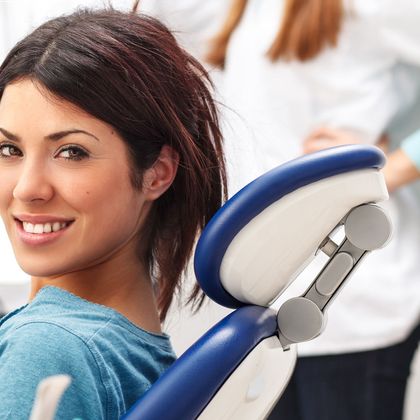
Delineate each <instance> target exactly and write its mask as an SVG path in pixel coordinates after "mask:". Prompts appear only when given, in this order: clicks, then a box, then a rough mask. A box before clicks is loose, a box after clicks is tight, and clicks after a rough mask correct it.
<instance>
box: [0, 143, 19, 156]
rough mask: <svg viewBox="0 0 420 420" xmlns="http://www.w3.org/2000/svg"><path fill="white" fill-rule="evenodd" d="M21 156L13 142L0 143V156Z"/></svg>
mask: <svg viewBox="0 0 420 420" xmlns="http://www.w3.org/2000/svg"><path fill="white" fill-rule="evenodd" d="M16 156H17V157H20V156H22V152H21V151H20V150H19V149H18V148H17V147H16V146H14V145H13V144H8V143H4V144H0V158H3V159H11V158H13V157H16Z"/></svg>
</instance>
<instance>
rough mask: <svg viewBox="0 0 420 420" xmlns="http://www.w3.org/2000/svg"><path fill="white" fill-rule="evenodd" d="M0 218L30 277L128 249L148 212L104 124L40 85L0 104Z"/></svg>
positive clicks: (21, 85)
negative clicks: (49, 92) (54, 95)
mask: <svg viewBox="0 0 420 420" xmlns="http://www.w3.org/2000/svg"><path fill="white" fill-rule="evenodd" d="M0 179H1V189H0V214H1V217H2V219H3V221H4V223H5V226H6V229H7V232H8V235H9V238H10V240H11V243H12V246H13V249H14V252H15V255H16V258H17V260H18V263H19V265H20V266H21V267H22V269H23V270H24V271H26V272H27V273H29V274H30V275H32V276H38V277H41V276H42V277H49V276H59V275H61V274H64V273H69V272H73V271H79V270H83V269H85V268H88V267H92V266H95V264H98V263H99V262H103V261H106V260H107V259H110V258H112V256H113V255H114V254H115V253H117V252H120V251H124V250H127V252H131V253H132V255H133V257H134V255H135V248H136V247H135V243H136V241H137V240H138V239H137V238H138V236H137V235H136V233H137V232H138V231H139V228H140V227H141V225H142V223H143V220H144V218H145V216H146V214H147V212H148V208H149V207H150V200H149V199H148V197H147V194H145V193H143V192H142V191H140V190H136V189H134V188H133V186H132V184H131V181H130V164H129V159H128V152H127V148H126V145H125V144H124V142H123V140H122V139H121V138H120V137H119V135H118V134H117V133H116V132H115V131H114V130H113V128H112V127H111V126H109V125H108V124H106V123H104V122H102V121H100V120H98V119H96V118H94V117H92V116H90V115H88V114H86V113H85V112H83V111H82V110H81V109H78V108H76V107H75V106H73V105H71V104H70V103H68V102H66V101H64V100H61V99H58V98H54V97H51V95H50V94H48V93H47V92H45V91H44V92H43V91H42V88H41V87H40V86H39V85H35V84H34V83H32V82H31V81H30V80H26V79H24V80H21V81H17V82H14V83H12V84H10V85H8V86H7V87H6V89H5V91H4V94H3V97H2V98H1V101H0Z"/></svg>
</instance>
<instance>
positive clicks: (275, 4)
mask: <svg viewBox="0 0 420 420" xmlns="http://www.w3.org/2000/svg"><path fill="white" fill-rule="evenodd" d="M419 19H420V5H419V4H418V2H415V1H409V0H403V1H401V2H398V4H396V3H395V2H392V1H390V0H381V1H379V0H369V1H366V0H355V1H344V0H283V1H278V0H264V1H261V0H234V1H233V2H232V5H231V9H230V12H229V14H228V15H227V17H226V20H225V23H224V25H223V26H222V28H221V30H220V31H219V33H218V34H217V35H216V36H215V37H214V38H213V40H212V43H211V49H210V51H209V54H208V57H207V58H208V61H209V62H210V63H212V64H213V65H216V66H219V67H221V68H223V69H224V80H223V87H224V90H223V98H224V101H225V103H226V104H227V105H228V106H229V107H231V108H233V109H234V110H235V111H237V112H238V114H239V115H240V116H241V117H242V118H243V124H238V125H237V126H235V129H233V130H231V131H232V133H233V134H232V133H231V134H230V136H227V137H226V140H227V141H228V142H230V143H233V144H240V143H241V142H242V141H250V142H253V144H254V145H255V147H256V150H257V153H256V154H255V156H254V157H253V160H250V161H249V162H248V168H247V167H244V168H242V169H241V170H238V171H237V173H230V177H234V178H236V179H237V180H239V181H238V183H239V185H245V184H246V183H247V182H248V181H249V175H248V174H249V173H250V172H251V171H250V169H249V168H251V167H254V168H258V169H257V170H258V171H259V172H260V173H262V172H264V171H266V170H269V169H271V168H273V167H275V166H277V165H279V164H281V163H283V162H285V161H288V160H290V159H293V158H295V157H297V156H299V155H301V154H302V153H307V152H311V151H315V150H319V149H320V148H325V147H331V146H334V145H338V144H346V143H367V144H377V145H379V146H381V147H382V148H384V149H385V150H386V151H387V152H388V163H387V165H386V167H385V177H386V181H387V184H388V188H389V190H390V193H391V197H390V200H389V202H388V203H386V207H388V209H389V212H390V214H391V216H392V220H393V224H394V230H395V234H394V239H393V241H391V243H390V244H389V245H388V246H387V247H385V248H384V249H382V250H380V251H378V252H377V253H375V255H372V256H369V257H368V258H367V259H366V261H365V262H364V264H363V265H362V266H361V268H360V270H359V271H358V272H357V274H356V275H355V276H354V278H353V279H352V281H351V282H349V284H348V286H346V289H345V290H344V292H343V293H342V294H341V295H340V296H339V297H338V298H337V300H336V301H335V302H334V304H333V305H332V306H331V308H330V310H329V320H328V323H327V327H326V330H325V331H324V332H323V334H322V335H321V336H320V337H318V338H317V339H315V340H313V341H310V342H307V343H303V344H300V345H299V354H300V358H299V359H298V363H297V366H296V370H295V373H294V376H293V378H292V380H291V383H290V385H289V387H288V388H287V390H286V392H285V394H284V395H283V397H282V398H281V400H280V402H279V404H278V406H277V407H276V409H275V410H274V411H273V413H272V417H271V418H273V419H276V418H278V419H282V420H292V419H294V420H347V419H349V420H350V419H351V420H354V419H360V420H361V419H363V420H379V419H380V420H388V419H389V420H397V419H401V417H402V412H403V403H404V394H405V388H406V383H407V378H408V375H409V368H410V363H411V360H412V358H413V354H414V352H415V350H416V347H417V345H418V340H419V328H418V322H419V316H420V264H419V261H418V255H419V253H420V225H419V220H420V198H419V196H417V195H416V194H415V192H414V190H413V189H412V185H409V184H410V183H412V181H414V180H416V179H418V178H419V177H420V172H419V170H418V169H417V167H416V156H415V154H413V153H412V150H413V147H404V145H403V147H400V144H399V143H398V141H399V140H400V139H401V138H402V136H401V135H400V137H399V138H397V137H396V136H395V135H394V132H395V127H397V126H398V125H399V126H400V128H401V126H402V118H401V116H402V115H409V114H410V112H411V113H412V112H413V110H414V109H415V108H414V105H415V103H416V101H417V100H418V92H419V91H420V89H419V86H420V31H419V30H418V22H419ZM419 125H420V120H419V119H418V116H417V119H416V120H415V124H414V127H415V126H417V127H418V126H419ZM407 127H408V125H407ZM403 128H404V127H403ZM405 134H408V133H405ZM412 144H413V140H411V145H412ZM418 147H419V148H420V144H418ZM414 149H415V147H414Z"/></svg>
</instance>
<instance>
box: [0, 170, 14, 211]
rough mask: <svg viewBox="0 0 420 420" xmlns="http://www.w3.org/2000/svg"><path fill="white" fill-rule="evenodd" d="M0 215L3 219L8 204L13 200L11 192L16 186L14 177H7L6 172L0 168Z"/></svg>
mask: <svg viewBox="0 0 420 420" xmlns="http://www.w3.org/2000/svg"><path fill="white" fill-rule="evenodd" d="M0 179H1V186H0V213H1V215H2V217H5V215H6V212H7V210H8V209H9V207H10V204H11V202H12V200H13V190H14V188H15V185H16V180H15V177H14V176H13V175H12V174H10V175H8V174H7V172H6V171H2V170H1V168H0Z"/></svg>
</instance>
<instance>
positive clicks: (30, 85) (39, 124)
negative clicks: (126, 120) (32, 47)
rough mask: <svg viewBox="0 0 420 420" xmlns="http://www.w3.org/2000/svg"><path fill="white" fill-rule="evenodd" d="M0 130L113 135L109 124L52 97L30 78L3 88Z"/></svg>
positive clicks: (0, 105)
mask: <svg viewBox="0 0 420 420" xmlns="http://www.w3.org/2000/svg"><path fill="white" fill-rule="evenodd" d="M0 127H3V128H5V129H7V130H9V131H19V130H20V131H27V132H31V133H32V134H36V133H44V134H45V133H51V132H55V131H59V130H63V129H68V128H70V127H72V128H75V127H77V128H81V129H86V130H91V131H95V132H96V133H97V134H100V135H102V136H104V135H110V134H115V133H114V132H115V130H113V128H112V127H111V126H110V125H109V124H107V123H105V122H103V121H101V120H99V119H97V118H95V117H93V116H92V115H89V114H88V113H87V112H85V111H84V110H83V109H81V108H78V107H77V106H75V105H73V104H72V103H70V102H68V101H66V100H64V99H61V98H58V97H57V96H54V95H53V94H52V93H51V92H49V91H48V90H47V89H46V88H44V87H43V86H42V85H40V84H39V83H36V82H33V81H31V80H30V79H22V80H18V81H15V82H13V83H10V84H8V85H7V86H6V88H5V90H4V92H3V96H2V98H1V100H0ZM21 134H25V133H21Z"/></svg>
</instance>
